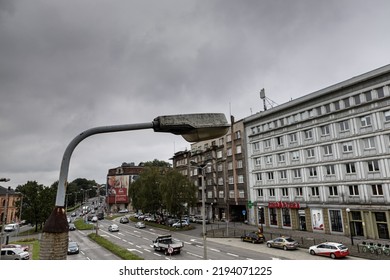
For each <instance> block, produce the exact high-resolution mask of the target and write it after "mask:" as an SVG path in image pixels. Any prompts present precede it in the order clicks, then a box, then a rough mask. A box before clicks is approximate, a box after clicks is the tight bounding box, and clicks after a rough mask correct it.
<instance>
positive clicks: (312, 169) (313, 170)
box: [309, 167, 317, 177]
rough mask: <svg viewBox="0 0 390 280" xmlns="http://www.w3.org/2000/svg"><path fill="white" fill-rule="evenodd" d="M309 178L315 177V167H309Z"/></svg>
mask: <svg viewBox="0 0 390 280" xmlns="http://www.w3.org/2000/svg"><path fill="white" fill-rule="evenodd" d="M309 177H317V167H309Z"/></svg>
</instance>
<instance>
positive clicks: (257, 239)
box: [241, 231, 265, 243]
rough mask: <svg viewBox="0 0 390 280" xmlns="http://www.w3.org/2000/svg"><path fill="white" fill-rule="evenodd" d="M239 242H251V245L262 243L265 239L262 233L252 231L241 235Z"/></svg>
mask: <svg viewBox="0 0 390 280" xmlns="http://www.w3.org/2000/svg"><path fill="white" fill-rule="evenodd" d="M241 241H246V242H252V243H264V241H265V238H264V235H263V234H262V233H258V232H255V231H252V232H248V233H246V234H243V235H241Z"/></svg>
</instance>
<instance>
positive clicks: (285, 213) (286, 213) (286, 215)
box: [282, 208, 291, 227]
mask: <svg viewBox="0 0 390 280" xmlns="http://www.w3.org/2000/svg"><path fill="white" fill-rule="evenodd" d="M282 217H283V226H285V227H291V217H290V209H288V208H282Z"/></svg>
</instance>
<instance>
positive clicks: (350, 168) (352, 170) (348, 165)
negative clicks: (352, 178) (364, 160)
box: [345, 162, 356, 174]
mask: <svg viewBox="0 0 390 280" xmlns="http://www.w3.org/2000/svg"><path fill="white" fill-rule="evenodd" d="M345 169H346V172H347V174H354V173H356V169H355V163H353V162H350V163H346V164H345Z"/></svg>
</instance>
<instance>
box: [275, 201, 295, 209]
mask: <svg viewBox="0 0 390 280" xmlns="http://www.w3.org/2000/svg"><path fill="white" fill-rule="evenodd" d="M268 208H292V209H299V208H300V207H299V202H288V201H270V202H268Z"/></svg>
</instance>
